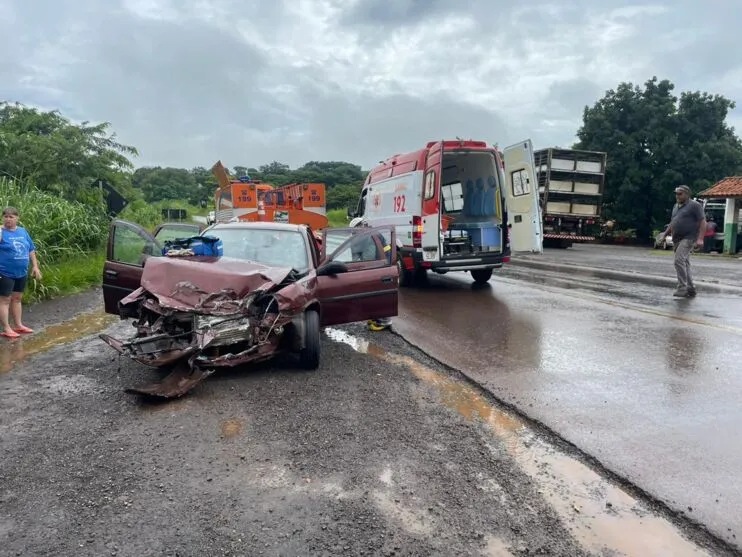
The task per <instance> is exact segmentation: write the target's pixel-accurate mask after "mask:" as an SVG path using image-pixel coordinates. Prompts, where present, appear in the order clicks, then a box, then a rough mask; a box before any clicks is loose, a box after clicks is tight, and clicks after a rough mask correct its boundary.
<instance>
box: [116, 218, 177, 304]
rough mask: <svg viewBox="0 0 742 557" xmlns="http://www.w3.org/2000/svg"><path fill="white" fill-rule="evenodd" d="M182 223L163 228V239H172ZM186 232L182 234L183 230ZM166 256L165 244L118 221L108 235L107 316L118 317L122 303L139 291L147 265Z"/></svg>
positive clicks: (159, 230) (159, 228) (136, 226)
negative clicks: (163, 254) (120, 301)
mask: <svg viewBox="0 0 742 557" xmlns="http://www.w3.org/2000/svg"><path fill="white" fill-rule="evenodd" d="M177 226H180V227H182V224H179V223H168V224H165V225H160V226H159V227H158V228H157V229H156V230H157V233H158V235H159V236H161V237H162V236H164V235H172V232H173V230H172V229H173V228H175V227H177ZM181 231H182V230H181ZM161 255H162V244H161V243H160V242H159V241H158V240H157V239H156V238H155V237H154V236H153V235H152V234H150V233H149V232H147V231H146V230H144V229H143V228H142V227H141V226H139V225H138V224H135V223H133V222H128V221H124V220H114V221H113V222H112V223H111V226H110V228H109V231H108V244H107V247H106V262H105V264H104V266H103V305H104V308H105V311H106V313H112V314H115V315H118V313H119V311H118V303H119V300H121V299H122V298H124V297H126V296H128V295H129V294H130V293H131V292H133V291H134V290H136V289H137V288H139V284H140V282H141V279H142V270H143V269H144V262H145V261H146V260H147V258H148V257H152V256H154V257H158V256H161Z"/></svg>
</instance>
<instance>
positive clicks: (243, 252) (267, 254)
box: [206, 227, 309, 271]
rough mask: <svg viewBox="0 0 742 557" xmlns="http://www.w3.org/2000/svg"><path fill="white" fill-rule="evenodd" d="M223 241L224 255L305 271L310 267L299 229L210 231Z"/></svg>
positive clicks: (210, 234)
mask: <svg viewBox="0 0 742 557" xmlns="http://www.w3.org/2000/svg"><path fill="white" fill-rule="evenodd" d="M206 234H207V235H209V236H216V237H217V238H219V239H220V240H221V241H222V244H223V249H224V257H232V258H234V259H243V260H246V261H256V262H258V263H263V264H265V265H274V266H276V267H291V268H292V269H296V270H297V271H303V270H305V269H307V268H308V267H309V263H308V259H307V247H306V244H305V241H304V236H303V235H302V234H301V232H299V231H295V230H275V229H274V230H271V229H268V228H245V227H235V228H214V229H211V230H209V231H208V232H206Z"/></svg>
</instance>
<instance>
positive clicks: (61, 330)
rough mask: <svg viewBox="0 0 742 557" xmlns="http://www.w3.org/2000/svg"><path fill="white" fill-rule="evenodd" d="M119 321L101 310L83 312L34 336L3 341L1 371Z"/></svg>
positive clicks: (0, 359) (0, 353)
mask: <svg viewBox="0 0 742 557" xmlns="http://www.w3.org/2000/svg"><path fill="white" fill-rule="evenodd" d="M117 321H119V318H118V316H116V315H109V314H107V313H105V312H104V311H103V310H99V311H95V312H90V313H82V314H80V315H78V316H77V317H75V318H73V319H70V320H69V321H65V322H64V323H59V324H58V325H52V326H50V327H47V328H45V329H43V330H42V331H40V332H38V333H35V334H32V335H23V336H21V337H20V338H17V339H12V340H6V341H5V342H3V343H2V344H0V374H2V373H8V372H10V371H12V370H13V368H14V367H15V366H16V365H18V364H20V363H21V362H23V361H24V360H26V359H28V358H30V357H31V356H33V355H35V354H39V353H41V352H46V351H47V350H50V349H51V348H55V347H57V346H61V345H63V344H67V343H69V342H72V341H75V340H78V339H80V338H82V337H84V336H87V335H91V334H94V333H97V332H100V331H102V330H103V329H105V328H106V327H108V326H109V325H112V324H113V323H115V322H117Z"/></svg>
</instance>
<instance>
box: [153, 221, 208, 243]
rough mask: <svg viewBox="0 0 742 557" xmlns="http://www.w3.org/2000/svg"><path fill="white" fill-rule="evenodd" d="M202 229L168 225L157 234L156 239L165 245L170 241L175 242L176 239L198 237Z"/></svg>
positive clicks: (195, 226) (194, 226)
mask: <svg viewBox="0 0 742 557" xmlns="http://www.w3.org/2000/svg"><path fill="white" fill-rule="evenodd" d="M200 232H201V229H200V228H199V226H198V225H190V226H189V225H166V226H164V227H163V228H161V229H160V230H158V231H157V234H155V239H156V240H157V241H158V242H160V243H161V244H164V243H165V242H167V241H168V240H175V239H176V238H190V237H191V236H198V235H199V233H200Z"/></svg>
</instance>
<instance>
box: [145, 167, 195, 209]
mask: <svg viewBox="0 0 742 557" xmlns="http://www.w3.org/2000/svg"><path fill="white" fill-rule="evenodd" d="M132 183H133V184H134V186H135V187H136V188H139V189H140V190H141V191H142V194H143V196H144V200H145V201H147V202H150V203H152V202H155V201H162V200H165V199H172V200H178V201H189V202H193V201H194V200H196V201H197V202H198V201H199V199H198V198H199V187H198V184H197V182H196V180H195V178H194V176H193V174H192V173H191V172H189V171H188V170H186V169H185V168H171V167H168V168H161V167H159V166H157V167H145V168H137V170H136V172H134V176H133V178H132Z"/></svg>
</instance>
